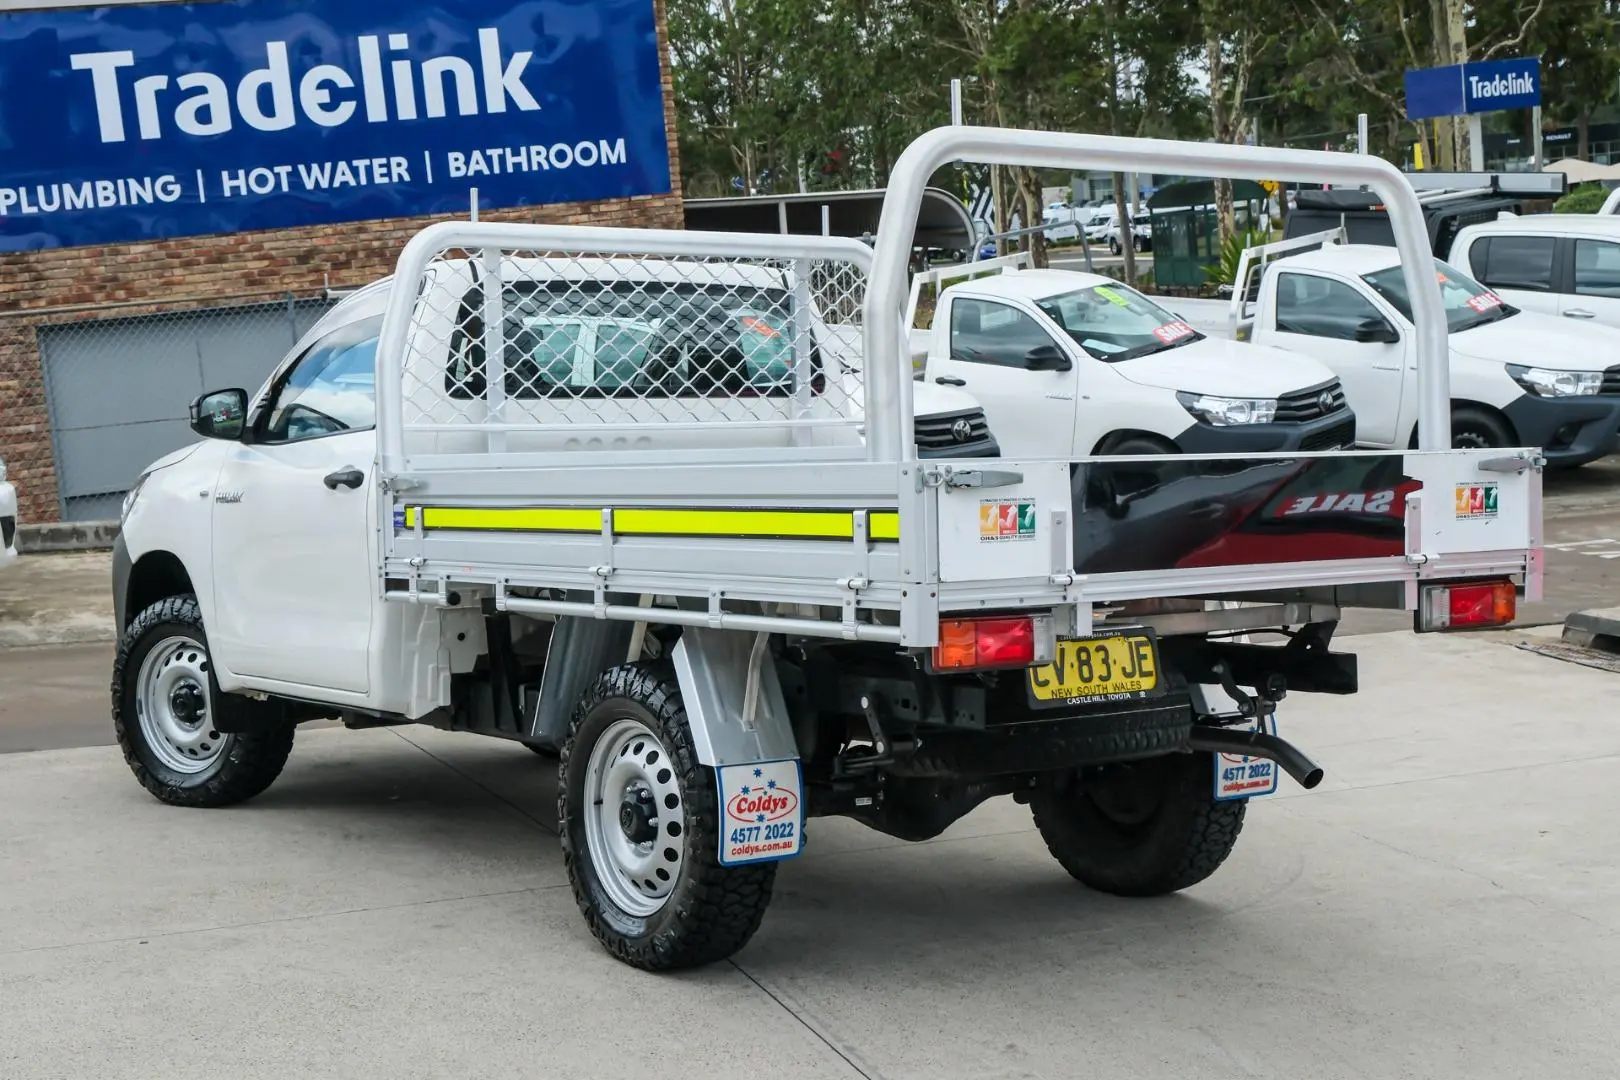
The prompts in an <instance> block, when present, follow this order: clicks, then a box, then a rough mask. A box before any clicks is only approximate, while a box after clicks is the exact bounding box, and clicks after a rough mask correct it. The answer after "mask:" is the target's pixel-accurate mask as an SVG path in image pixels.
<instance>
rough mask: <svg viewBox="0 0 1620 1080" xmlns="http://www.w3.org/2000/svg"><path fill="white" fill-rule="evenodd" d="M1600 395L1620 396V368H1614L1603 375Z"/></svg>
mask: <svg viewBox="0 0 1620 1080" xmlns="http://www.w3.org/2000/svg"><path fill="white" fill-rule="evenodd" d="M1598 393H1600V394H1620V367H1612V368H1609V369H1608V370H1607V371H1605V372H1604V373H1603V386H1602V388H1601V389H1600V390H1599V391H1598Z"/></svg>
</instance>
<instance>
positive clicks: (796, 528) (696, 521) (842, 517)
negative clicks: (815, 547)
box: [613, 509, 855, 540]
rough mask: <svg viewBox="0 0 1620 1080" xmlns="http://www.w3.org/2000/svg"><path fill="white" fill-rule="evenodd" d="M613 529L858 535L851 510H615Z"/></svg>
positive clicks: (652, 532) (831, 537)
mask: <svg viewBox="0 0 1620 1080" xmlns="http://www.w3.org/2000/svg"><path fill="white" fill-rule="evenodd" d="M613 531H614V532H616V533H624V534H625V535H629V536H634V535H638V534H639V535H643V536H646V535H657V536H782V537H790V538H793V539H802V540H851V539H853V538H854V536H855V516H854V515H853V514H851V513H850V512H849V511H847V510H709V509H703V510H615V511H613Z"/></svg>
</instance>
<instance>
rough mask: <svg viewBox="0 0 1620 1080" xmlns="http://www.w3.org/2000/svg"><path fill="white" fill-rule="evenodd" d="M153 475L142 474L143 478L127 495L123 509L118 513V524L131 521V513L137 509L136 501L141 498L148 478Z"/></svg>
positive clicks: (137, 481)
mask: <svg viewBox="0 0 1620 1080" xmlns="http://www.w3.org/2000/svg"><path fill="white" fill-rule="evenodd" d="M151 475H152V474H151V473H142V474H141V478H140V479H139V480H136V481H135V486H134V487H132V488H130V489H129V491H128V493H127V494H125V496H124V506H123V509H121V510H120V511H119V512H118V524H120V525H122V524H123V523H124V522H126V521H128V520H129V512H130V511H131V510H133V509H135V500H136V499H138V498H140V495H141V488H142V487H143V486H144V485H145V484H146V478H147V477H148V476H151Z"/></svg>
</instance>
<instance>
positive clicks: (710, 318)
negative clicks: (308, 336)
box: [398, 248, 865, 454]
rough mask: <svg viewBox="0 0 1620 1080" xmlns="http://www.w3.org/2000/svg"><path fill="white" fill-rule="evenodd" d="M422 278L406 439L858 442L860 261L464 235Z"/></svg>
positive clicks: (525, 446) (510, 443)
mask: <svg viewBox="0 0 1620 1080" xmlns="http://www.w3.org/2000/svg"><path fill="white" fill-rule="evenodd" d="M420 278H421V280H420V284H419V288H418V292H417V297H416V302H415V305H414V308H413V310H412V312H411V317H410V320H409V326H408V329H407V332H406V339H405V348H404V350H403V354H402V356H401V358H400V370H399V373H398V377H399V379H400V421H401V429H402V432H403V435H404V442H405V449H406V451H407V453H426V454H458V453H483V452H487V451H490V450H496V451H500V450H508V451H514V452H518V451H524V450H532V451H542V450H555V449H593V448H619V449H632V448H650V449H657V448H658V447H659V445H660V439H661V438H662V437H663V436H664V435H666V434H667V433H671V432H675V431H688V432H701V433H704V435H703V437H702V438H696V439H686V440H684V443H685V444H686V445H692V446H704V447H710V446H739V447H742V446H762V447H770V446H784V447H786V446H795V447H806V446H840V445H843V446H858V445H859V444H860V441H861V433H860V424H861V420H862V416H863V410H864V403H865V386H864V382H863V375H862V366H863V365H862V363H861V337H860V333H861V330H860V321H859V320H860V310H861V304H862V302H863V301H864V289H865V274H864V273H863V272H862V271H861V269H860V268H858V267H856V266H853V265H851V264H849V263H845V262H840V261H836V260H829V259H814V258H799V259H786V260H771V259H753V258H738V257H729V256H702V257H698V256H682V255H656V256H653V255H622V254H619V255H606V254H595V253H590V252H581V251H577V250H575V251H546V250H529V249H514V248H501V249H495V248H477V249H466V248H456V249H448V250H442V251H440V252H439V253H438V254H437V255H435V256H434V257H433V258H431V259H430V260H429V261H428V262H427V264H426V267H425V270H424V272H423V273H422V274H421V275H420Z"/></svg>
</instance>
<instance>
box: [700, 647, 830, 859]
mask: <svg viewBox="0 0 1620 1080" xmlns="http://www.w3.org/2000/svg"><path fill="white" fill-rule="evenodd" d="M769 642H770V638H769V635H767V634H763V633H760V634H751V633H746V632H742V631H736V630H704V629H698V628H695V627H688V628H687V629H686V630H683V631H682V632H681V639H680V641H679V642H677V643H676V645H675V650H674V654H673V659H674V661H675V677H676V679H677V680H679V682H680V687H681V699H682V701H683V702H684V704H685V706H686V717H687V722H688V723H689V724H690V725H691V728H692V745H693V747H694V748H695V749H696V751H697V756H698V761H700V762H702V763H703V764H704V765H708V766H711V767H713V768H714V770H715V782H716V783H717V784H718V785H719V794H720V805H721V813H720V815H719V819H718V823H719V830H720V835H719V850H720V861H721V863H722V864H724V865H726V866H736V865H740V864H744V863H752V862H770V861H775V860H779V859H786V858H791V857H792V856H794V855H797V854H799V852H800V851H801V850H802V847H803V843H804V816H805V815H804V785H803V773H802V770H801V767H800V764H799V749H798V744H797V743H796V742H795V741H794V738H793V725H792V722H791V719H790V717H789V715H788V710H787V701H786V699H785V698H784V697H783V695H782V685H781V683H780V681H779V680H778V679H777V675H776V664H775V662H774V661H773V659H772V657H771V654H770V650H769V647H768V646H769Z"/></svg>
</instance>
